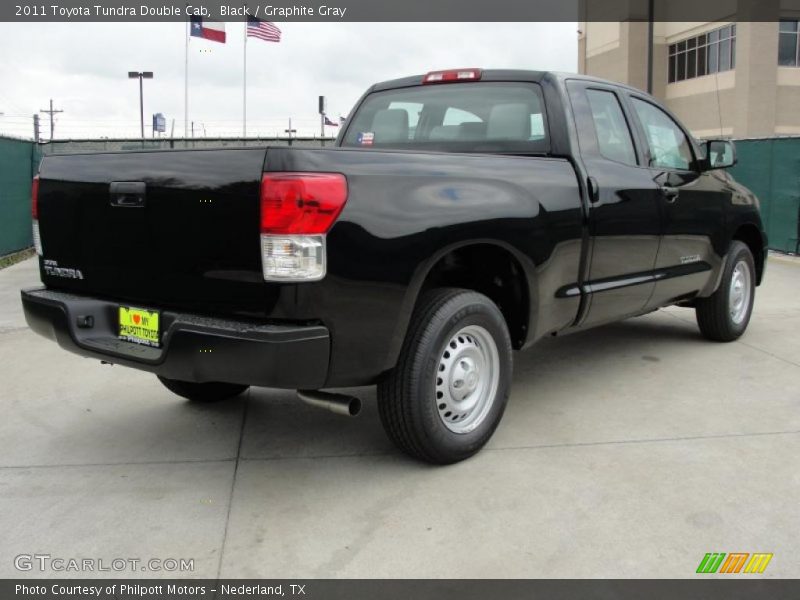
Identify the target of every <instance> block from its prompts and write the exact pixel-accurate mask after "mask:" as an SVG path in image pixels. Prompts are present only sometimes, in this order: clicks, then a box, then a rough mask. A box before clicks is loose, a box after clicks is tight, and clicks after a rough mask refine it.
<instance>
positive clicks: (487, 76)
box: [368, 69, 642, 93]
mask: <svg viewBox="0 0 800 600" xmlns="http://www.w3.org/2000/svg"><path fill="white" fill-rule="evenodd" d="M424 77H425V74H421V75H412V76H410V77H401V78H399V79H390V80H387V81H381V82H379V83H376V84H375V85H373V86H372V87H371V88H370V89H369V91H368V93H369V92H380V91H384V90H391V89H397V88H404V87H412V86H417V85H420V84H421V83H422V79H423V78H424ZM545 78H552V79H555V80H557V81H560V82H563V81H564V80H566V79H582V80H585V81H594V82H597V83H604V84H609V85H615V86H618V87H621V88H626V89H629V90H635V91H636V92H639V93H642V90H639V89H637V88H634V87H632V86H629V85H626V84H624V83H619V82H618V81H611V80H609V79H602V78H600V77H592V76H589V75H580V74H578V73H566V72H561V71H529V70H525V69H481V79H480V80H481V81H530V82H532V83H539V82H540V81H541V80H542V79H545Z"/></svg>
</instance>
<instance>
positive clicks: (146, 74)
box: [128, 71, 153, 141]
mask: <svg viewBox="0 0 800 600" xmlns="http://www.w3.org/2000/svg"><path fill="white" fill-rule="evenodd" d="M152 78H153V72H152V71H128V79H138V80H139V123H140V125H141V135H142V141H144V85H143V83H142V80H144V79H152Z"/></svg>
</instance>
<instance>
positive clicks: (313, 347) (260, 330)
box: [22, 288, 330, 389]
mask: <svg viewBox="0 0 800 600" xmlns="http://www.w3.org/2000/svg"><path fill="white" fill-rule="evenodd" d="M22 306H23V308H24V311H25V319H26V320H27V322H28V325H29V326H30V328H31V329H32V330H33V331H35V332H36V333H38V334H40V335H42V336H44V337H46V338H49V339H51V340H54V341H55V342H57V343H58V345H59V346H61V347H62V348H64V349H66V350H69V351H70V352H74V353H75V354H79V355H81V356H85V357H89V358H96V359H98V360H103V361H106V362H109V363H113V364H120V365H124V366H127V367H133V368H135V369H141V370H143V371H149V372H151V373H155V374H157V375H162V376H164V377H168V378H171V379H180V380H183V381H196V382H207V381H224V382H229V383H242V384H248V385H257V386H264V387H277V388H287V389H318V388H320V387H322V386H323V385H324V383H325V379H326V378H327V374H328V359H329V354H330V334H329V332H328V330H327V329H326V328H325V327H323V326H320V325H262V324H256V323H251V322H248V321H238V320H229V319H215V318H209V317H203V316H199V315H192V314H186V313H177V312H172V311H167V310H164V311H162V312H161V327H162V334H161V347H160V348H151V347H148V346H142V345H139V344H133V343H130V342H126V341H123V340H120V339H119V338H118V337H117V318H118V316H117V314H118V307H119V303H117V302H110V301H107V300H100V299H98V298H91V297H88V296H79V295H76V294H70V293H66V292H57V291H53V290H48V289H46V288H37V289H29V290H23V291H22ZM142 308H150V309H151V310H152V309H154V308H158V307H148V306H142ZM85 317H92V321H93V326H92V327H80V326H79V325H78V321H79V319H80V320H84V319H85Z"/></svg>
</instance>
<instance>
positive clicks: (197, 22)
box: [191, 17, 225, 44]
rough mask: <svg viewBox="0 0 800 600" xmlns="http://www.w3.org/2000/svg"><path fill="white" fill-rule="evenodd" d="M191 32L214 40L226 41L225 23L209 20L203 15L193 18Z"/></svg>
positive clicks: (196, 35)
mask: <svg viewBox="0 0 800 600" xmlns="http://www.w3.org/2000/svg"><path fill="white" fill-rule="evenodd" d="M191 34H192V35H193V36H195V37H201V38H205V39H207V40H211V41H212V42H221V43H223V44H224V43H225V23H221V22H219V21H209V20H208V19H204V18H203V17H192V18H191Z"/></svg>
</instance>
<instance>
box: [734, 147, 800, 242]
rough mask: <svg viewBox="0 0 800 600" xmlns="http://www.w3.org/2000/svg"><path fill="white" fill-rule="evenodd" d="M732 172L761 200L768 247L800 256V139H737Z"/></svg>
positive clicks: (737, 179)
mask: <svg viewBox="0 0 800 600" xmlns="http://www.w3.org/2000/svg"><path fill="white" fill-rule="evenodd" d="M736 154H737V156H738V158H739V162H738V163H737V164H736V166H734V167H733V168H732V169H731V170H730V172H731V174H732V175H733V176H734V177H735V178H736V181H739V182H740V183H742V184H744V185H746V186H747V187H748V188H750V189H751V190H752V191H753V193H755V195H756V196H758V199H759V200H760V201H761V219H762V220H763V221H764V227H765V228H766V230H767V237H768V238H769V247H770V248H772V249H773V250H780V251H782V252H794V253H797V251H798V249H799V248H798V246H799V245H800V239H798V237H800V231H798V229H799V228H800V137H786V138H771V139H763V140H736Z"/></svg>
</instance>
